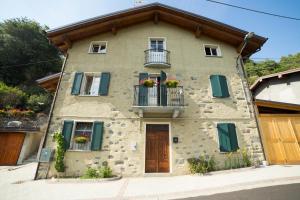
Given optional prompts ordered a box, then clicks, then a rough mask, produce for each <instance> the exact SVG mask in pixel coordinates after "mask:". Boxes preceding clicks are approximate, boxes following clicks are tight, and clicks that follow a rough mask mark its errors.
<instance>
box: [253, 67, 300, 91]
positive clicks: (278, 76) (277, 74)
mask: <svg viewBox="0 0 300 200" xmlns="http://www.w3.org/2000/svg"><path fill="white" fill-rule="evenodd" d="M298 72H300V68H295V69H290V70H287V71H283V72H278V73H274V74H269V75H266V76H261V77H259V78H258V79H257V80H256V81H255V82H254V83H253V84H252V85H251V86H250V90H251V91H253V92H254V90H255V89H256V88H257V87H258V86H259V84H260V83H261V82H263V81H265V80H267V79H271V78H278V79H280V78H282V77H283V76H286V75H290V74H294V73H298Z"/></svg>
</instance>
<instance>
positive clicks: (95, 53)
mask: <svg viewBox="0 0 300 200" xmlns="http://www.w3.org/2000/svg"><path fill="white" fill-rule="evenodd" d="M88 54H106V52H98V53H96V52H88Z"/></svg>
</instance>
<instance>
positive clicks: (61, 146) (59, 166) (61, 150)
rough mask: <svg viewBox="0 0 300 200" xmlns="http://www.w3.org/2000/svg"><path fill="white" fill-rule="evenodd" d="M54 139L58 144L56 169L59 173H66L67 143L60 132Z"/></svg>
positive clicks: (55, 133)
mask: <svg viewBox="0 0 300 200" xmlns="http://www.w3.org/2000/svg"><path fill="white" fill-rule="evenodd" d="M53 138H54V140H55V142H56V157H55V169H56V171H57V172H64V171H65V165H64V157H65V143H64V136H63V135H62V133H61V132H60V131H56V132H54V134H53Z"/></svg>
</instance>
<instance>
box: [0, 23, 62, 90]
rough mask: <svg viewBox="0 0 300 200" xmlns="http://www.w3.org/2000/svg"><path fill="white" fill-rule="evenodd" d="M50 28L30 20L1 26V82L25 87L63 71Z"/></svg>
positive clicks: (1, 24)
mask: <svg viewBox="0 0 300 200" xmlns="http://www.w3.org/2000/svg"><path fill="white" fill-rule="evenodd" d="M47 29H48V27H46V26H41V25H40V24H39V23H37V22H35V21H33V20H29V19H27V18H16V19H9V20H6V21H4V22H1V23H0V81H3V82H4V83H6V84H8V85H12V86H21V87H22V88H23V87H24V85H25V86H30V85H34V84H35V80H36V79H38V78H41V77H43V76H46V75H48V74H51V73H54V72H59V71H60V68H61V62H62V60H61V55H60V53H59V51H58V49H57V48H55V47H54V46H53V45H51V44H50V43H49V41H48V39H47V36H46V32H45V31H46V30H47ZM41 61H50V62H41ZM30 63H32V64H30ZM25 64H26V65H25Z"/></svg>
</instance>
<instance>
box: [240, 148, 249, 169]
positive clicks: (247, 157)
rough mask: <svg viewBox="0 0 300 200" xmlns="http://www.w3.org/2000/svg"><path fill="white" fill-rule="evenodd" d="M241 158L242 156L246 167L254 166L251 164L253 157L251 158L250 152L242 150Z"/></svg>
mask: <svg viewBox="0 0 300 200" xmlns="http://www.w3.org/2000/svg"><path fill="white" fill-rule="evenodd" d="M241 156H242V160H243V165H244V167H250V166H251V164H252V163H251V157H250V155H249V152H248V150H247V149H246V148H243V149H242V150H241Z"/></svg>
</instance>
